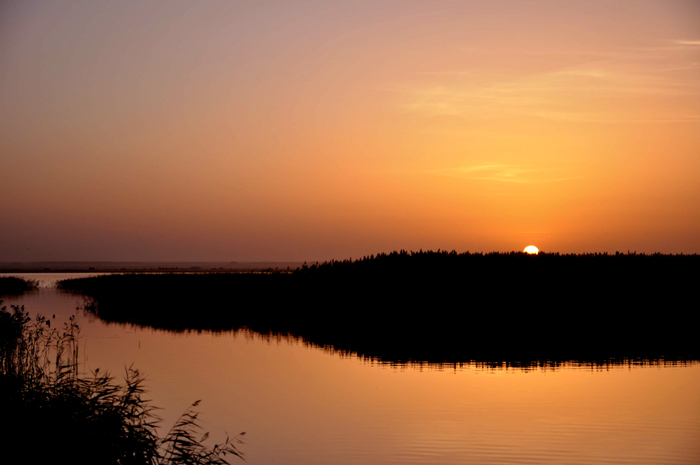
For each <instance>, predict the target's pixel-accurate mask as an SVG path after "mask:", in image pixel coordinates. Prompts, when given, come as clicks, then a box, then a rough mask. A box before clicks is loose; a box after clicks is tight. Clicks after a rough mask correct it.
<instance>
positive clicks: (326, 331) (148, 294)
mask: <svg viewBox="0 0 700 465" xmlns="http://www.w3.org/2000/svg"><path fill="white" fill-rule="evenodd" d="M699 266H700V256H698V255H664V254H652V255H646V254H636V253H625V254H622V253H616V254H568V255H563V254H556V253H544V252H542V253H540V254H539V255H528V254H525V253H521V252H510V253H486V254H482V253H469V252H466V253H457V252H455V251H451V252H447V251H437V252H434V251H418V252H407V251H403V250H402V251H400V252H392V253H389V254H384V253H382V254H378V255H372V256H368V257H364V258H361V259H357V260H343V261H335V260H332V261H328V262H324V263H316V264H312V265H307V264H305V265H304V266H302V267H300V268H299V269H296V270H290V271H287V270H282V271H281V270H268V271H267V272H263V273H198V274H195V273H191V274H185V273H167V274H136V273H135V274H123V275H105V276H99V277H90V278H79V279H69V280H64V281H60V282H59V288H60V289H63V290H65V291H68V292H74V293H78V294H81V295H84V296H85V297H87V301H86V302H87V305H86V308H87V309H88V310H90V311H93V312H94V313H95V314H96V315H98V316H99V317H100V318H102V319H103V320H105V321H108V322H119V323H130V324H135V325H143V326H150V327H154V328H159V329H165V330H171V331H188V330H195V331H201V330H212V331H225V330H236V329H244V328H247V329H249V330H251V331H254V332H256V333H259V334H262V335H283V336H290V337H298V338H301V339H303V340H304V341H305V342H307V343H309V344H313V345H318V346H320V347H324V348H328V349H332V350H337V351H341V352H345V353H352V354H357V355H358V356H361V357H368V358H372V359H376V360H379V361H386V362H391V363H406V362H415V363H463V362H473V361H476V362H481V363H491V364H502V363H507V364H511V365H524V366H531V365H536V364H540V365H542V364H550V365H552V364H553V365H556V364H558V363H561V362H580V363H588V364H609V363H622V362H624V363H629V362H630V361H634V362H635V363H646V362H652V363H654V362H660V361H663V362H669V361H687V360H698V359H700V348H699V347H698V344H697V338H696V335H695V328H696V327H697V326H696V325H697V323H698V320H700V318H699V317H698V312H697V305H696V300H695V297H694V291H693V289H694V286H695V284H696V283H697V280H698V277H699V271H698V270H699V269H700V268H699Z"/></svg>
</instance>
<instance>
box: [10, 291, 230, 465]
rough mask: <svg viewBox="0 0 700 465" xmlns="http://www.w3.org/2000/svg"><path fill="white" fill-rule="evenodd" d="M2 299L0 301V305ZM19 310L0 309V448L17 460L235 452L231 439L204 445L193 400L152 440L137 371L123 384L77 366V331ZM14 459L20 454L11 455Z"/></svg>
mask: <svg viewBox="0 0 700 465" xmlns="http://www.w3.org/2000/svg"><path fill="white" fill-rule="evenodd" d="M1 303H2V301H0V304H1ZM51 321H53V320H48V319H46V318H44V317H41V316H37V317H36V319H35V320H31V319H30V318H29V316H28V315H27V313H26V312H25V311H24V307H17V306H13V308H12V312H8V311H7V309H6V307H1V308H0V411H2V423H3V431H4V432H3V434H2V435H0V449H1V450H2V455H3V456H4V457H6V458H10V457H15V459H16V460H18V461H20V460H21V462H22V463H55V462H60V463H71V464H93V463H103V464H115V465H116V464H120V465H121V464H139V465H145V464H149V465H156V464H158V465H166V464H168V465H169V464H172V465H175V464H213V465H224V464H227V463H229V462H228V460H227V456H228V455H231V456H237V457H242V454H241V452H240V451H239V450H238V449H237V448H236V444H237V443H239V442H240V440H239V437H236V438H233V439H230V438H227V439H226V441H225V442H224V443H222V444H219V445H215V446H213V447H207V446H206V445H204V444H203V442H204V441H205V440H206V439H207V434H205V435H203V436H202V435H201V426H200V424H199V421H198V418H197V416H198V414H197V412H196V411H195V410H194V408H196V407H197V405H198V403H199V401H197V402H195V403H194V404H192V406H191V407H190V408H189V409H187V411H185V413H184V414H183V415H182V416H181V417H180V419H179V420H178V421H177V422H176V424H175V425H174V426H173V428H172V429H171V430H170V431H169V432H168V433H167V434H166V435H165V436H164V437H163V438H159V437H158V435H157V431H156V426H157V425H158V423H159V421H160V420H159V418H158V417H157V416H156V415H155V413H154V408H153V407H152V406H151V405H150V404H149V402H148V401H147V400H145V399H144V398H143V395H144V389H143V381H144V378H143V376H142V375H141V374H140V373H139V372H138V370H135V369H131V368H130V369H128V370H127V373H126V377H125V380H124V384H118V383H115V382H114V379H113V378H111V377H110V376H109V375H107V374H100V373H99V371H96V372H95V373H93V374H92V376H90V377H81V376H80V375H79V370H78V334H79V328H78V326H77V324H76V323H75V319H74V317H72V318H71V319H70V321H69V322H68V323H66V324H65V326H64V327H63V329H62V330H59V329H58V328H55V327H52V323H51ZM20 457H21V459H19V458H20Z"/></svg>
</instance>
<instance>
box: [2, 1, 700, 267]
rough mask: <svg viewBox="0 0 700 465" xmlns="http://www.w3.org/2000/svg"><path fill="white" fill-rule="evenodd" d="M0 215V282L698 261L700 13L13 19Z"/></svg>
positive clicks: (18, 4) (523, 5)
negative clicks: (183, 265) (146, 272)
mask: <svg viewBox="0 0 700 465" xmlns="http://www.w3.org/2000/svg"><path fill="white" fill-rule="evenodd" d="M0 218H1V219H2V220H1V221H0V225H1V226H0V261H42V260H96V261H100V260H115V261H118V260H136V261H168V260H210V261H229V260H236V261H274V260H279V261H283V260H294V261H296V260H299V261H303V260H308V261H313V260H326V259H331V258H335V259H344V258H349V257H353V258H359V257H361V256H364V255H369V254H376V253H379V252H390V251H392V250H399V249H407V250H418V249H423V250H426V249H433V250H436V249H447V250H452V249H455V250H457V251H460V252H462V251H467V250H469V251H477V252H478V251H484V252H488V251H495V250H498V251H509V250H522V249H523V248H524V247H525V246H526V245H529V244H534V245H536V246H537V247H539V248H540V249H541V250H544V251H548V252H562V253H569V252H605V251H608V252H614V251H616V250H620V251H627V250H630V251H637V252H647V253H651V252H663V253H681V252H682V253H700V2H697V1H695V0H686V1H677V0H658V1H656V0H655V1H648V0H631V1H626V0H618V1H615V2H611V1H609V0H602V1H598V0H570V1H565V0H551V1H542V0H532V1H514V0H493V1H440V0H431V1H389V0H387V1H381V0H379V1H378V0H372V1H359V0H358V1H347V0H346V1H330V0H326V1H318V0H301V1H293V2H289V1H263V0H258V1H232V0H167V1H165V0H163V1H161V0H149V1H143V0H138V1H135V0H121V1H119V2H114V1H108V0H89V1H87V0H86V1H81V0H47V1H38V0H37V1H34V0H23V1H14V0H6V1H3V2H2V3H0Z"/></svg>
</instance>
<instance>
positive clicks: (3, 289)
mask: <svg viewBox="0 0 700 465" xmlns="http://www.w3.org/2000/svg"><path fill="white" fill-rule="evenodd" d="M38 287H39V281H37V280H36V279H25V278H18V277H15V276H2V277H0V295H18V294H23V293H25V292H28V291H33V290H35V289H36V288H38Z"/></svg>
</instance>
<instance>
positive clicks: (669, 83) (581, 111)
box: [392, 40, 700, 123]
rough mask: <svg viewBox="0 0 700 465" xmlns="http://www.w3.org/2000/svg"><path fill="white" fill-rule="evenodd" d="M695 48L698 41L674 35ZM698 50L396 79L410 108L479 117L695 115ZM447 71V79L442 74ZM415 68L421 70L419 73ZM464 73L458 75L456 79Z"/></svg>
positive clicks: (629, 119)
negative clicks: (540, 69) (530, 69)
mask: <svg viewBox="0 0 700 465" xmlns="http://www.w3.org/2000/svg"><path fill="white" fill-rule="evenodd" d="M673 43H674V44H675V48H677V49H685V50H686V51H687V50H689V48H692V47H689V46H696V45H700V41H695V40H677V41H673ZM698 70H700V66H698V64H697V57H695V56H689V55H688V53H684V52H678V51H669V50H666V51H659V50H656V49H655V50H641V49H637V50H629V49H628V50H621V51H619V54H618V55H616V56H610V57H608V58H605V59H599V60H595V61H592V62H589V63H584V64H580V65H578V66H567V67H562V68H560V69H556V70H552V71H548V72H544V73H531V74H521V75H519V76H515V77H513V76H512V74H511V75H509V76H507V75H504V76H503V78H501V79H498V78H494V77H493V76H492V77H490V78H487V77H486V76H485V75H484V74H483V73H482V74H481V75H480V74H479V73H478V70H470V71H468V72H464V73H460V72H459V71H450V72H446V73H441V72H440V71H439V70H437V71H436V72H435V73H424V76H425V77H424V78H420V77H417V79H418V80H419V81H423V82H413V83H410V84H403V85H400V86H396V87H394V88H393V89H392V90H394V91H397V92H402V93H404V94H405V95H406V97H405V98H403V99H402V100H403V108H404V109H405V110H406V111H411V112H417V113H423V114H425V115H426V116H431V117H436V116H453V117H463V118H475V119H477V118H478V119H481V120H484V119H494V118H504V117H524V116H525V117H534V118H546V119H552V120H560V121H577V122H600V123H608V122H610V123H646V122H697V121H700V120H699V119H698V118H697V112H696V111H695V108H697V106H696V104H698V103H700V81H699V80H698V75H697V73H695V71H698ZM443 74H445V75H449V76H450V78H449V79H441V76H442V75H443ZM414 76H415V75H414ZM457 81H458V82H457Z"/></svg>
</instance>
